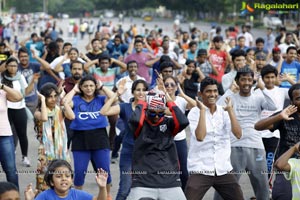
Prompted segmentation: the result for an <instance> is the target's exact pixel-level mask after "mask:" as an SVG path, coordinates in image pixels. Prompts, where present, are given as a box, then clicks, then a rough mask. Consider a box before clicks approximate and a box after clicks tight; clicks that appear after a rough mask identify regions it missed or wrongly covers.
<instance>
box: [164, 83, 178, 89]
mask: <svg viewBox="0 0 300 200" xmlns="http://www.w3.org/2000/svg"><path fill="white" fill-rule="evenodd" d="M169 86H170V87H172V88H173V87H175V86H176V84H175V83H165V87H166V88H167V87H169Z"/></svg>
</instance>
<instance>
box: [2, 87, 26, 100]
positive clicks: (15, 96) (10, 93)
mask: <svg viewBox="0 0 300 200" xmlns="http://www.w3.org/2000/svg"><path fill="white" fill-rule="evenodd" d="M0 89H1V90H4V91H5V92H6V99H7V100H9V101H12V102H18V101H21V100H22V99H23V95H22V94H21V92H19V91H17V90H15V89H13V88H10V87H8V86H6V85H4V84H2V83H0Z"/></svg>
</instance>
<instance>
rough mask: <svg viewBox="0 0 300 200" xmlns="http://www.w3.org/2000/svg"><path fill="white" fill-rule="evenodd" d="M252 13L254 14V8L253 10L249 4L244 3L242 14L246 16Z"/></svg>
mask: <svg viewBox="0 0 300 200" xmlns="http://www.w3.org/2000/svg"><path fill="white" fill-rule="evenodd" d="M249 12H250V13H252V12H254V8H252V7H251V6H250V5H249V4H248V3H246V2H245V1H243V2H242V8H241V14H242V15H245V14H247V13H249Z"/></svg>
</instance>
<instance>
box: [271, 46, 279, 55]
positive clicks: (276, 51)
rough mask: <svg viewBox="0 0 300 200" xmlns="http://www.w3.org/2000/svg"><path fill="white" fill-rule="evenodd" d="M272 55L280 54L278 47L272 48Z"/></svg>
mask: <svg viewBox="0 0 300 200" xmlns="http://www.w3.org/2000/svg"><path fill="white" fill-rule="evenodd" d="M272 53H273V54H274V53H281V50H280V49H279V48H278V47H274V48H273V49H272Z"/></svg>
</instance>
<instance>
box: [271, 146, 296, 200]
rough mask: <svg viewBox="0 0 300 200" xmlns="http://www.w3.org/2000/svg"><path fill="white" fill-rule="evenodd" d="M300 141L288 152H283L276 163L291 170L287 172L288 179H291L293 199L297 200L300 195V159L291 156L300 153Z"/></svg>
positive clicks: (284, 168)
mask: <svg viewBox="0 0 300 200" xmlns="http://www.w3.org/2000/svg"><path fill="white" fill-rule="evenodd" d="M299 145H300V143H299V142H298V143H297V144H295V145H294V146H292V147H291V148H290V149H289V150H288V151H287V152H285V153H284V154H282V155H281V156H280V157H279V158H278V160H277V161H276V163H275V166H276V167H277V168H278V169H280V170H282V171H286V172H289V173H288V174H285V178H286V179H287V180H291V184H292V188H293V198H292V200H297V199H299V197H300V160H299V159H296V158H291V157H292V156H293V155H294V154H299V153H300V146H299Z"/></svg>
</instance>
